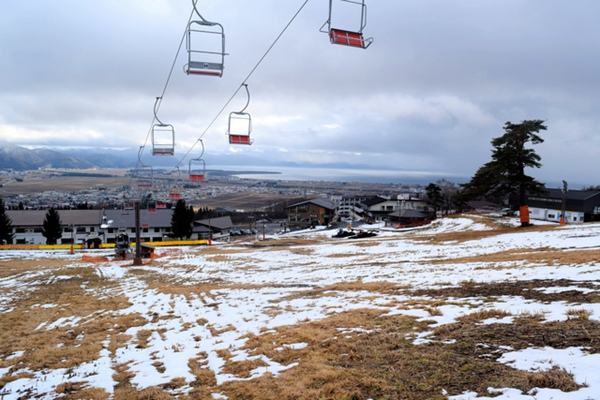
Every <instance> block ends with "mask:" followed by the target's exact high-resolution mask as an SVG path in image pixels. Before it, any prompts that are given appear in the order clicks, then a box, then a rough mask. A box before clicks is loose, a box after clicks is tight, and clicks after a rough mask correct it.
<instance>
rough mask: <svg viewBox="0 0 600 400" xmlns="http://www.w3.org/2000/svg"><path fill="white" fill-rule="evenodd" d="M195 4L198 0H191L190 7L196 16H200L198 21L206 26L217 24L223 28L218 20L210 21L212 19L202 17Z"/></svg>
mask: <svg viewBox="0 0 600 400" xmlns="http://www.w3.org/2000/svg"><path fill="white" fill-rule="evenodd" d="M196 4H198V0H192V7H194V12H195V13H196V15H197V16H198V18H200V21H201V22H202V25H207V26H215V25H218V26H220V27H221V29H223V26H222V25H221V24H219V23H218V22H212V21H209V20H207V19H206V18H204V17H203V16H202V14H200V11H198V8H197V7H196Z"/></svg>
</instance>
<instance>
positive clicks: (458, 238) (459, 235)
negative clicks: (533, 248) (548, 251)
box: [410, 225, 561, 244]
mask: <svg viewBox="0 0 600 400" xmlns="http://www.w3.org/2000/svg"><path fill="white" fill-rule="evenodd" d="M560 228H561V227H560V226H558V225H557V226H554V225H540V226H536V225H532V226H528V227H526V228H521V227H516V228H513V227H506V226H502V227H498V228H496V229H491V230H486V231H460V232H447V233H438V234H434V235H426V234H416V235H412V236H411V237H410V239H411V240H414V241H418V242H427V243H433V244H441V243H447V242H458V243H461V242H467V241H471V240H480V239H484V238H488V237H492V236H498V235H503V234H507V233H524V232H547V231H551V230H554V229H560Z"/></svg>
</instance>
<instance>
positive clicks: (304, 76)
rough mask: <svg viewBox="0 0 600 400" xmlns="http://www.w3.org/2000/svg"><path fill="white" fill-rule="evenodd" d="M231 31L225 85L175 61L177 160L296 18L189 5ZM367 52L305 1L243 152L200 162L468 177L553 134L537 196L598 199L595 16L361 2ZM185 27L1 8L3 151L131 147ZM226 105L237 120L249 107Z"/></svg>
mask: <svg viewBox="0 0 600 400" xmlns="http://www.w3.org/2000/svg"><path fill="white" fill-rule="evenodd" d="M200 4H201V8H202V9H203V10H205V11H206V17H207V18H210V19H214V20H219V21H221V22H222V23H223V24H224V25H225V27H226V31H227V44H228V51H229V52H230V53H231V55H230V56H229V57H228V58H227V69H226V73H225V77H224V78H222V79H207V78H199V77H187V76H185V75H184V74H183V72H182V66H183V63H184V61H183V58H180V60H179V62H178V64H177V67H176V72H175V75H174V77H173V81H172V85H171V86H170V88H169V91H168V92H167V96H166V98H165V102H164V105H163V108H162V110H161V117H162V118H163V119H164V120H166V121H169V122H171V123H173V124H174V125H175V126H176V128H177V132H178V142H179V150H180V151H182V152H183V151H185V150H186V146H188V145H189V144H190V143H192V142H193V141H194V140H195V138H196V137H197V136H198V134H199V133H200V132H201V131H202V130H203V129H204V127H205V126H206V124H207V123H208V121H209V120H210V119H211V118H212V116H213V115H214V113H215V112H216V111H217V110H218V109H219V108H220V106H221V105H222V104H223V102H224V100H225V99H226V98H227V97H228V96H229V94H230V93H231V92H232V90H234V89H235V88H236V87H237V85H238V84H239V82H240V80H241V78H242V77H243V76H244V75H245V73H246V72H247V71H248V70H249V68H250V67H251V66H252V65H253V64H254V62H255V61H256V60H257V58H258V57H259V56H260V54H261V52H262V51H264V49H265V48H266V47H267V46H268V44H269V42H270V40H272V38H273V37H274V36H275V34H276V33H278V31H279V30H280V29H281V27H282V26H283V25H284V24H285V23H286V22H287V20H288V18H289V17H290V16H291V14H292V13H293V12H294V11H295V9H296V8H297V7H298V6H299V5H300V1H291V0H288V1H285V2H283V1H280V0H258V1H253V2H248V1H242V0H235V1H228V2H225V1H217V0H211V1H201V2H200ZM368 4H369V25H368V27H367V33H368V34H370V35H372V36H373V37H374V38H375V43H374V44H373V46H371V48H369V49H368V50H366V51H361V50H356V49H349V48H343V47H339V46H332V45H330V44H329V43H328V39H327V36H326V35H324V34H321V33H319V32H318V28H319V26H320V25H321V23H322V22H323V21H324V20H325V18H326V12H327V9H326V8H327V1H325V0H311V1H310V3H309V5H308V7H307V8H306V10H305V11H304V12H303V14H302V15H301V16H300V17H299V19H298V20H297V22H296V23H295V24H294V25H293V26H292V27H291V28H290V30H289V32H288V33H287V35H286V36H285V37H284V39H283V40H282V42H281V43H280V45H279V46H278V47H276V48H275V49H274V50H273V52H272V53H271V55H270V56H269V58H268V59H267V61H266V62H265V64H264V65H263V66H262V67H261V68H260V69H259V70H258V71H257V73H256V74H255V76H254V77H253V78H252V79H251V81H250V88H251V91H252V99H253V101H252V103H251V106H250V111H251V112H252V114H253V116H254V119H255V124H254V125H255V138H256V141H255V145H254V146H253V147H251V148H248V149H239V148H238V149H230V148H229V146H228V145H227V143H226V138H225V136H224V132H225V129H226V119H225V118H224V117H223V118H221V119H220V120H219V121H218V122H217V123H216V124H215V126H214V128H213V129H211V130H210V131H209V133H208V134H207V136H206V144H207V148H208V150H209V152H213V153H227V152H231V151H238V152H240V153H241V154H252V155H255V156H259V157H260V156H262V157H265V158H266V157H268V158H269V160H273V159H277V158H280V159H282V160H287V161H298V162H307V163H311V162H319V163H322V162H349V163H358V164H367V165H372V166H387V167H396V168H399V169H411V170H417V169H422V170H429V171H445V172H449V173H455V174H463V175H470V174H471V173H472V172H473V171H474V169H475V168H477V166H478V165H480V164H481V163H482V162H485V161H486V160H487V159H488V157H489V142H490V140H491V138H492V137H494V136H497V135H498V134H500V133H501V127H502V124H503V123H504V122H505V121H507V120H512V121H518V120H522V119H525V118H542V119H545V120H547V121H548V125H549V128H550V129H549V131H548V133H547V134H546V135H545V136H546V139H547V140H546V143H544V144H543V145H541V146H540V152H541V154H542V156H543V157H544V160H543V161H544V169H543V170H541V171H539V172H537V174H538V175H539V176H540V177H541V178H542V179H546V180H552V181H557V180H560V179H563V178H567V179H569V180H572V181H576V182H590V183H591V182H593V181H594V180H595V179H596V174H595V171H596V170H597V168H598V161H597V160H598V159H599V156H600V150H599V149H600V146H599V145H600V139H599V138H600V135H598V132H599V128H600V116H598V113H597V110H596V108H597V104H599V102H600V77H599V74H598V71H600V28H598V26H597V23H596V18H597V15H599V14H600V4H598V2H595V1H592V0H580V1H577V2H565V1H564V0H544V1H542V0H534V1H531V0H505V1H502V2H499V1H491V0H455V1H448V0H427V1H423V0H406V1H382V0H370V1H368ZM189 12H190V2H189V1H185V0H155V1H146V0H132V1H126V2H123V1H117V0H107V1H103V2H100V3H99V2H92V1H90V0H62V1H60V2H56V1H50V0H39V1H35V2H16V1H15V2H7V4H4V5H3V12H2V13H1V14H0V54H1V55H2V57H1V58H0V139H3V140H7V141H11V142H15V143H24V144H49V145H85V146H136V145H139V144H140V143H141V142H142V141H143V140H144V137H145V135H146V132H147V130H148V124H149V123H150V120H151V117H152V114H151V109H152V104H153V101H154V97H155V96H156V95H158V94H159V93H160V91H161V89H162V84H163V83H164V79H165V77H166V73H167V71H168V68H169V66H170V62H171V59H172V57H173V55H174V52H175V49H176V44H177V43H178V40H179V38H180V37H181V34H182V33H183V29H184V25H185V21H186V20H187V17H188V15H189ZM243 102H244V99H243V96H240V98H239V99H236V100H235V101H234V104H233V105H232V107H231V109H228V110H227V111H231V110H233V109H235V108H236V107H239V106H240V105H241V104H243Z"/></svg>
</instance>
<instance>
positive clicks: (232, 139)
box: [229, 133, 252, 145]
mask: <svg viewBox="0 0 600 400" xmlns="http://www.w3.org/2000/svg"><path fill="white" fill-rule="evenodd" d="M229 144H245V145H251V144H252V139H250V135H232V134H231V133H230V134H229Z"/></svg>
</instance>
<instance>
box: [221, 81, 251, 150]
mask: <svg viewBox="0 0 600 400" xmlns="http://www.w3.org/2000/svg"><path fill="white" fill-rule="evenodd" d="M243 86H244V88H245V89H246V95H247V96H248V98H247V101H246V105H245V106H244V108H242V109H241V110H240V111H237V112H235V111H234V112H231V113H229V123H228V125H227V136H229V144H244V145H251V144H252V139H250V133H251V132H252V117H251V116H250V114H248V113H247V112H245V111H246V108H248V105H249V104H250V91H249V90H248V84H246V83H244V84H243Z"/></svg>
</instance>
